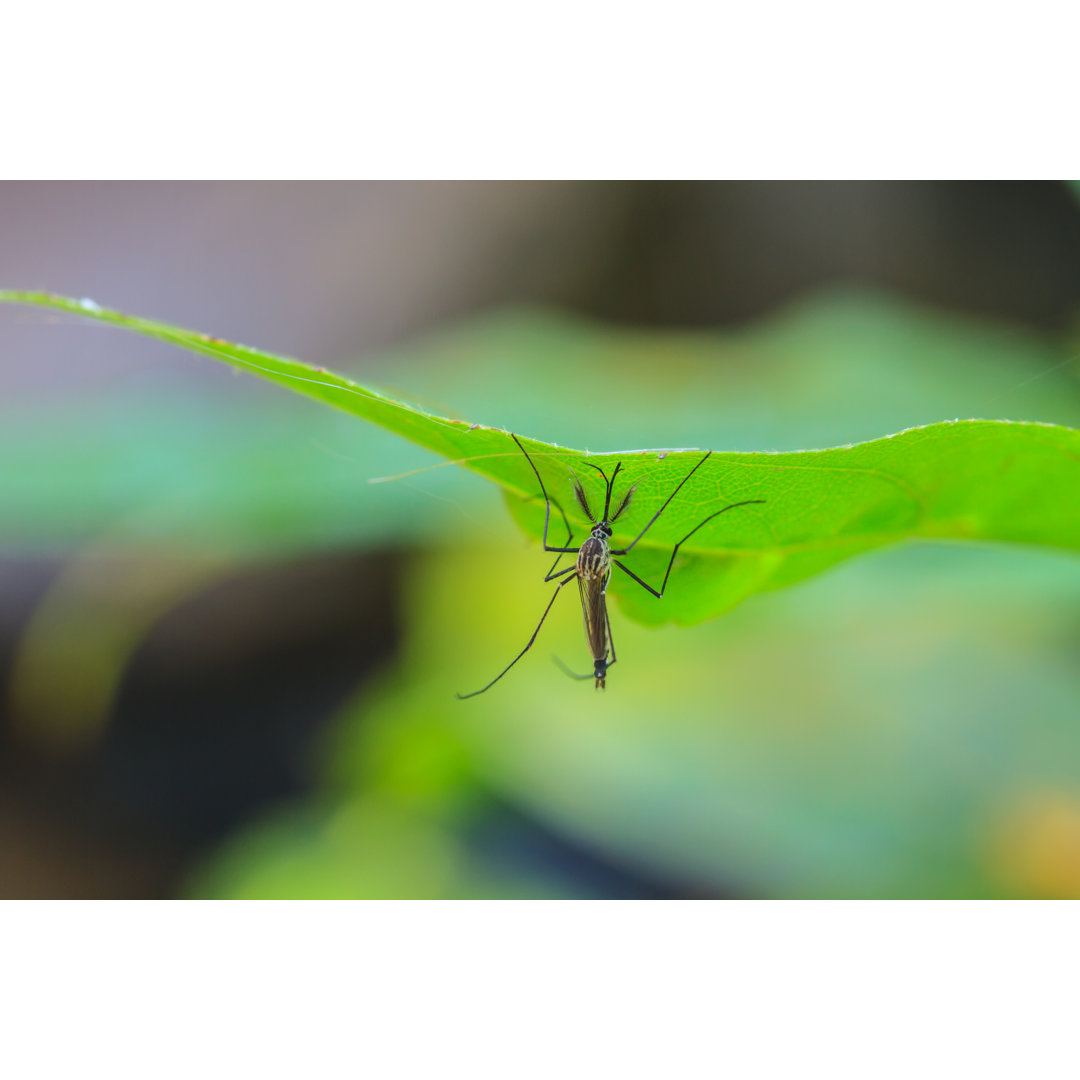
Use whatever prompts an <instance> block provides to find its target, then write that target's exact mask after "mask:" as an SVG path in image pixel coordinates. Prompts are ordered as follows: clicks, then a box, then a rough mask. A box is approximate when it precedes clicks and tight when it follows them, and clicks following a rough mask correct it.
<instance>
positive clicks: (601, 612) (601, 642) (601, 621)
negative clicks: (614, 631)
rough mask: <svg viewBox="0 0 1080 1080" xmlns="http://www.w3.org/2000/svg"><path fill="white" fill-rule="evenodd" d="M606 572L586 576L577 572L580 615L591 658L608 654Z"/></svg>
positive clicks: (599, 657)
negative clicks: (583, 622) (583, 623)
mask: <svg viewBox="0 0 1080 1080" xmlns="http://www.w3.org/2000/svg"><path fill="white" fill-rule="evenodd" d="M607 579H608V575H607V574H595V575H589V576H588V577H586V576H584V575H583V574H578V579H577V580H578V591H579V592H580V593H581V615H582V618H583V619H584V620H585V638H586V640H587V641H588V643H589V650H590V652H591V653H592V658H593V660H604V659H606V657H607V654H608V614H607V594H606V593H605V591H604V586H605V585H606V584H607Z"/></svg>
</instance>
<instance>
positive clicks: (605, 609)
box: [604, 606, 619, 667]
mask: <svg viewBox="0 0 1080 1080" xmlns="http://www.w3.org/2000/svg"><path fill="white" fill-rule="evenodd" d="M604 614H605V615H606V616H607V640H608V644H609V645H610V646H611V664H614V663H615V661H616V660H618V659H619V658H618V657H617V656H616V655H615V639H614V638H613V637H612V636H611V612H610V611H609V610H608V609H607V607H606V606H605V607H604ZM611 664H608V665H607V667H611Z"/></svg>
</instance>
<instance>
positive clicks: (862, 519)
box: [0, 291, 1080, 622]
mask: <svg viewBox="0 0 1080 1080" xmlns="http://www.w3.org/2000/svg"><path fill="white" fill-rule="evenodd" d="M0 300H3V301H7V302H13V303H26V304H32V305H35V306H38V307H47V308H52V309H56V310H60V311H66V312H70V313H73V314H77V315H82V316H85V317H88V318H92V319H96V320H99V321H102V322H106V323H111V324H113V325H117V326H122V327H124V328H127V329H130V330H133V331H135V332H137V333H140V334H144V335H146V336H149V337H154V338H158V339H160V340H163V341H166V342H169V343H171V344H175V345H179V346H181V347H184V348H189V349H192V350H194V351H196V352H201V353H203V354H205V355H208V356H211V357H213V358H215V359H217V360H220V361H223V362H225V363H227V364H230V365H231V366H233V367H236V368H239V369H241V370H246V371H249V372H251V373H253V374H256V375H259V376H261V377H263V378H265V379H268V380H271V381H274V382H277V383H280V384H282V385H285V386H288V387H289V388H291V389H293V390H296V391H297V392H299V393H301V394H305V395H307V396H309V397H313V398H315V399H317V400H320V401H323V402H325V403H327V404H330V405H334V406H335V407H336V408H339V409H342V410H344V411H346V412H349V413H352V414H353V415H356V416H360V417H362V418H364V419H366V420H370V421H372V422H374V423H376V424H380V425H382V426H383V427H386V428H388V429H390V430H392V431H394V432H396V433H397V434H399V435H403V436H405V437H406V438H408V439H411V440H412V441H414V442H416V443H419V444H420V445H422V446H425V447H427V448H428V449H430V450H432V451H434V452H435V453H437V454H440V455H442V456H443V457H445V458H448V459H449V460H451V461H455V462H458V463H460V464H463V465H465V466H466V467H467V468H469V469H472V470H473V471H475V472H477V473H479V474H481V475H483V476H485V477H487V478H488V479H491V480H494V481H495V482H496V483H498V484H500V485H501V486H502V487H503V488H504V489H505V490H506V491H507V493H508V497H509V500H510V505H511V509H512V511H513V512H514V514H515V517H517V519H518V520H519V521H520V522H521V524H522V525H523V526H524V527H525V528H526V529H527V530H528V531H529V532H530V533H531V534H532V535H534V536H539V535H540V534H541V532H542V528H543V505H542V502H541V501H540V499H539V491H538V490H537V484H536V479H535V476H534V475H533V473H532V470H531V468H530V466H529V464H528V462H527V461H526V460H525V459H524V457H523V456H522V455H521V453H520V452H519V451H518V449H517V447H516V445H515V444H514V442H513V440H512V439H511V438H510V436H509V435H508V434H507V433H506V432H504V431H501V430H498V429H496V428H492V427H486V426H483V425H479V424H470V423H469V422H468V421H466V420H463V419H457V418H450V417H445V416H439V415H436V414H434V413H432V412H430V411H426V410H424V409H421V408H419V407H417V406H415V405H412V404H410V403H408V402H407V401H405V400H403V399H399V398H396V397H391V396H390V395H388V394H385V393H382V392H379V391H376V390H374V389H372V388H370V387H366V386H362V385H360V384H358V383H354V382H352V381H350V380H348V379H346V378H343V377H341V376H338V375H335V374H333V373H330V372H326V371H323V370H321V369H318V368H312V367H309V366H307V365H305V364H302V363H300V362H298V361H296V360H291V359H288V358H286V357H280V356H276V355H274V354H272V353H265V352H261V351H259V350H256V349H251V348H248V347H246V346H241V345H236V344H234V343H231V342H227V341H223V340H221V339H219V338H214V337H210V336H209V335H206V334H199V333H195V332H192V331H187V330H182V329H179V328H176V327H173V326H169V325H167V324H164V323H159V322H153V321H150V320H146V319H140V318H136V317H132V316H127V315H123V314H121V313H119V312H115V311H109V310H107V309H104V308H101V307H99V306H98V305H96V304H94V303H92V302H91V301H86V300H83V301H79V300H71V299H66V298H63V297H57V296H52V295H49V294H41V293H25V292H2V291H0ZM522 442H523V443H524V445H525V446H526V447H527V449H528V450H529V452H530V454H531V455H532V456H533V460H534V461H535V463H536V466H537V468H538V469H539V471H540V473H541V475H542V477H543V479H544V483H545V486H546V487H547V489H548V492H549V493H550V494H551V496H552V497H553V498H554V499H555V500H557V501H558V503H560V504H561V506H562V508H563V509H564V510H565V512H566V514H567V516H568V518H569V519H570V521H571V523H572V525H573V527H574V540H575V541H576V542H578V543H580V541H581V540H582V539H583V535H584V533H583V529H584V527H585V525H586V520H585V517H584V515H583V514H582V513H581V511H580V509H579V508H578V507H577V505H576V502H575V501H574V500H573V498H572V495H571V488H570V477H571V474H572V473H576V474H578V475H580V477H581V479H582V482H583V483H584V484H585V486H586V489H587V491H588V493H589V498H590V501H591V503H592V505H593V507H594V509H595V508H597V507H598V506H599V504H600V502H602V500H601V498H600V492H601V489H602V481H601V479H600V477H599V475H598V474H597V473H596V472H595V471H594V470H593V469H591V468H589V467H588V466H586V465H584V462H585V460H586V458H587V459H588V461H589V462H591V463H592V464H595V465H598V466H600V467H602V468H604V469H605V470H607V471H608V473H609V474H610V472H611V471H612V470H613V469H614V467H615V466H616V464H619V463H621V465H622V470H621V472H620V481H621V480H622V478H623V477H625V482H626V483H627V484H633V485H635V486H636V488H637V491H636V495H635V498H634V502H633V504H632V506H631V507H630V509H629V510H628V511H627V513H626V514H625V515H624V517H623V518H622V519H620V521H619V523H618V531H617V532H616V535H615V542H616V543H617V544H620V543H621V544H625V543H628V542H629V541H630V539H632V538H633V537H634V536H636V535H637V534H638V532H640V530H641V529H642V528H643V527H644V525H645V524H646V523H647V522H648V521H649V519H650V518H651V517H652V516H653V514H655V513H656V511H657V510H658V509H659V508H660V507H661V506H662V505H663V504H664V501H665V500H666V499H667V498H668V496H669V495H670V494H671V493H672V492H673V491H674V490H675V488H676V487H677V485H678V484H679V483H680V482H681V481H682V479H683V478H684V477H686V476H687V475H688V473H689V472H690V471H691V469H693V468H694V467H695V466H696V465H698V463H699V462H702V458H703V452H702V451H701V450H684V449H681V450H637V449H635V450H626V451H622V452H615V453H604V454H586V453H585V452H584V451H579V450H568V449H563V448H560V447H557V446H555V445H553V444H549V443H544V442H540V441H537V440H536V439H533V438H526V437H522ZM1078 485H1080V432H1078V431H1076V430H1074V429H1072V428H1067V427H1061V426H1055V425H1050V424H1039V423H1013V422H1009V421H989V420H970V421H954V422H947V423H939V424H931V425H929V426H925V427H920V428H914V429H910V430H907V431H904V432H901V433H900V434H898V435H894V436H890V437H888V438H884V439H876V440H872V441H869V442H863V443H859V444H856V445H853V446H846V447H839V448H835V449H827V450H816V451H796V452H788V453H734V452H716V453H713V454H712V455H711V456H710V457H709V458H708V459H707V460H706V461H704V463H702V464H701V465H700V467H698V468H697V470H696V472H694V474H693V476H692V478H691V479H690V480H689V481H687V483H686V484H685V486H684V487H683V488H682V489H681V490H680V491H679V493H678V496H677V497H676V498H675V499H674V500H673V501H672V502H671V504H670V505H669V506H668V508H667V509H666V510H665V512H664V513H663V515H662V516H661V517H660V518H659V519H658V520H657V521H656V523H655V525H653V526H652V528H651V529H650V530H649V532H648V534H647V535H646V537H645V538H644V539H643V540H642V542H641V543H640V544H638V545H637V547H635V548H634V550H633V552H632V554H631V555H630V556H628V557H627V560H626V561H627V564H628V566H630V568H631V569H633V571H634V572H635V573H636V574H638V575H639V576H641V577H643V578H644V579H645V580H647V581H649V582H650V583H652V584H653V585H655V586H657V587H658V586H659V584H660V582H661V581H662V579H663V575H664V570H665V567H666V566H667V562H668V559H669V557H670V552H671V549H672V546H673V545H674V543H675V542H677V541H678V540H680V539H681V538H682V537H683V536H685V535H686V534H687V533H688V532H689V531H690V530H691V529H693V528H694V527H695V526H696V525H697V524H699V523H700V522H701V521H702V520H703V519H704V518H706V517H707V516H709V515H710V514H713V513H715V512H716V511H717V510H720V509H722V508H723V507H724V506H727V505H728V504H730V503H735V502H740V501H742V500H748V499H761V500H764V505H754V506H748V507H742V508H739V509H735V510H732V511H731V512H730V513H725V514H723V515H721V516H719V517H717V518H716V519H715V520H714V521H712V522H710V523H709V524H708V525H706V526H705V527H704V528H703V529H701V530H700V531H698V532H697V533H695V534H694V536H693V538H692V539H691V540H690V541H689V542H688V544H687V545H686V547H685V548H684V549H683V550H682V552H681V553H680V556H679V559H678V560H677V562H676V565H675V572H674V573H673V575H672V580H671V584H670V586H669V589H668V592H667V594H666V595H665V598H664V601H663V602H662V603H657V602H656V600H655V599H654V598H653V597H651V596H650V595H649V594H648V593H646V592H645V591H644V590H642V589H640V587H639V586H637V585H636V584H635V583H633V582H632V581H631V580H630V579H629V578H625V577H623V576H622V575H621V574H619V573H618V572H617V573H616V576H615V578H614V579H613V581H612V592H613V593H615V594H616V595H618V596H620V598H621V599H622V600H623V602H624V606H625V608H626V610H627V612H628V613H629V614H631V615H632V616H633V617H634V618H636V619H638V620H640V621H643V622H663V621H669V620H674V621H677V622H695V621H699V620H702V619H706V618H709V617H711V616H713V615H716V614H719V613H720V612H722V611H724V610H725V609H727V608H729V607H731V606H732V605H733V604H735V603H737V602H738V601H739V600H741V599H742V598H744V597H746V596H748V595H751V594H753V593H755V592H758V591H761V590H764V589H772V588H778V587H781V586H784V585H788V584H791V583H793V582H795V581H799V580H801V579H803V578H806V577H809V576H811V575H813V574H815V573H817V572H819V571H820V570H823V569H825V568H827V567H829V566H831V565H833V564H835V563H837V562H840V561H841V560H843V559H845V558H847V557H848V556H850V555H853V554H857V553H859V552H863V551H868V550H870V549H872V548H876V547H881V546H884V545H886V544H891V543H895V542H897V541H900V540H905V539H914V538H925V539H954V540H996V541H1011V542H1018V543H1030V544H1041V545H1049V546H1056V547H1061V548H1068V549H1072V550H1078V549H1080V501H1078V500H1077V499H1075V497H1074V496H1073V493H1075V491H1076V490H1077V489H1078ZM617 490H618V492H619V493H620V495H621V492H622V490H624V489H623V487H622V483H621V482H620V484H619V485H618V489H617ZM553 518H557V514H553ZM549 539H550V542H551V543H553V544H557V545H563V544H564V543H565V541H566V533H565V529H564V528H563V526H562V524H561V520H559V522H558V524H555V523H554V522H553V528H552V532H551V535H550V537H549Z"/></svg>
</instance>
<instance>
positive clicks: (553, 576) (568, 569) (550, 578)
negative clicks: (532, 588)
mask: <svg viewBox="0 0 1080 1080" xmlns="http://www.w3.org/2000/svg"><path fill="white" fill-rule="evenodd" d="M554 569H555V568H554V567H552V570H554ZM576 569H577V563H575V564H574V565H573V566H567V567H565V568H564V569H562V570H560V571H559V572H558V573H557V574H554V573H549V574H548V576H547V577H546V578H544V580H545V581H554V580H555V579H556V578H561V577H562V576H563V574H569V573H570V572H571V571H573V570H576Z"/></svg>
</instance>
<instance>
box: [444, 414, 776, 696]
mask: <svg viewBox="0 0 1080 1080" xmlns="http://www.w3.org/2000/svg"><path fill="white" fill-rule="evenodd" d="M510 438H512V439H513V440H514V442H515V443H517V446H518V449H519V450H520V451H521V452H522V453H523V454H524V455H525V460H526V461H527V462H528V463H529V465H530V466H531V467H532V471H533V473H534V474H535V476H536V481H537V483H538V484H539V485H540V493H541V494H542V495H543V496H544V550H545V551H548V552H557V553H558V557H557V558H556V559H555V562H554V563H553V564H552V567H551V569H550V570H549V571H548V573H547V576H546V577H545V578H544V580H545V581H559V584H558V585H556V586H555V592H554V594H553V595H552V597H551V599H550V600H549V601H548V605H547V607H546V608H544V614H543V615H541V616H540V621H539V622H538V623H537V624H536V629H535V630H534V631H533V632H532V637H531V638H529V640H528V642H527V644H526V645H525V648H524V649H522V650H521V652H519V653H518V654H517V656H515V657H514V659H513V660H511V661H510V663H509V664H507V665H506V667H504V668H503V669H502V671H500V672H499V674H498V675H496V676H495V678H494V679H492V680H491V682H489V683H488V684H487V685H486V686H482V687H480V689H479V690H473V691H472V693H470V694H458V695H457V696H458V697H459V698H460V699H462V700H464V699H465V698H471V697H476V695H477V694H482V693H484V691H486V690H490V689H491V688H492V687H493V686H494V685H495V684H496V683H497V682H498V681H499V680H500V679H501V678H502V677H503V676H504V675H505V674H506V673H507V672H508V671H509V670H510V669H511V668H512V667H513V666H514V665H515V664H516V663H517V662H518V661H519V660H520V659H521V658H522V657H523V656H524V655H525V654H526V653H527V652H528V651H529V650H530V649H531V648H532V646H533V642H534V641H536V636H537V634H539V633H540V628H541V627H542V626H543V625H544V620H545V619H546V618H547V617H548V612H549V611H551V608H552V605H554V603H555V601H556V599H557V598H558V596H559V593H560V592H561V591H562V589H563V587H564V586H565V585H568V584H569V583H570V582H571V581H577V583H578V591H579V592H580V594H581V613H582V616H583V618H584V621H585V639H586V641H587V642H588V644H589V651H590V652H591V653H592V658H593V670H592V671H591V672H589V673H587V674H585V675H576V674H575V673H574V672H572V671H570V670H569V669H568V668H567V667H566V666H565V665H564V664H562V661H557V662H558V663H559V665H560V666H561V667H562V668H563V670H564V671H565V672H566V673H567V674H568V675H569V676H571V678H574V679H595V680H596V689H597V690H603V689H605V687H606V686H607V672H608V668H610V667H611V665H612V664H614V663H615V661H616V659H617V657H616V656H615V642H614V641H613V640H612V637H611V616H610V615H609V614H608V608H607V587H608V582H609V581H610V580H611V570H612V567H613V566H617V567H618V568H619V569H620V570H621V571H622V572H623V573H624V574H626V575H627V576H629V577H631V578H633V579H634V581H636V582H637V583H638V584H639V585H640V586H641V587H642V588H643V589H647V590H648V591H649V592H651V593H652V594H653V596H655V597H656V598H657V599H658V600H659V599H660V598H661V597H663V595H664V590H665V589H666V588H667V583H668V578H669V577H670V576H671V568H672V566H674V565H675V556H676V555H678V553H679V548H681V547H682V546H683V544H685V543H686V541H687V540H689V539H690V537H691V536H693V535H694V533H696V532H697V531H698V529H700V528H702V526H704V525H707V524H708V523H709V522H710V521H712V519H713V518H715V517H719V516H720V515H721V514H726V513H727V512H728V511H729V510H734V509H736V507H739V506H752V505H754V504H756V503H764V502H765V500H764V499H745V500H743V501H742V502H737V503H731V504H730V505H729V506H725V507H724V508H723V509H721V510H717V511H715V512H714V513H712V514H710V515H709V516H708V517H707V518H705V520H704V521H701V522H699V523H698V524H697V525H695V526H694V528H692V529H691V530H690V531H689V532H688V533H687V534H686V535H685V536H684V537H683V538H682V539H681V540H680V541H679V542H678V543H677V544H676V545H675V548H674V550H673V551H672V552H671V559H670V560H669V562H668V565H667V570H666V571H665V573H664V580H663V583H662V584H661V585H660V588H659V589H654V588H653V587H652V586H651V585H650V584H649V583H648V582H646V581H642V580H641V578H639V577H638V576H637V574H635V573H634V572H633V571H632V570H629V569H627V567H625V566H624V565H623V564H622V563H621V562H619V559H620V558H621V557H623V556H624V555H629V554H630V552H631V551H633V549H634V547H635V546H636V545H637V542H638V541H639V540H640V539H641V538H642V537H643V536H644V535H645V534H646V533H647V532H648V531H649V529H651V528H652V526H653V524H654V523H655V522H656V519H657V518H658V517H659V516H660V515H661V514H662V513H663V512H664V511H665V510H666V509H667V508H668V504H669V503H670V502H671V500H672V499H674V498H675V496H676V495H678V494H679V492H680V490H681V489H682V486H683V484H685V483H686V481H687V480H689V479H690V477H691V476H693V475H694V473H696V472H697V471H698V469H700V468H701V466H702V465H704V464H705V462H706V461H707V460H708V459H709V455H710V454H711V453H712V451H711V450H708V451H706V453H705V455H704V456H703V457H702V458H701V460H700V461H698V463H697V464H696V465H695V466H694V467H693V468H692V469H691V470H690V471H689V472H688V473H687V474H686V475H685V476H684V477H683V478H682V479H681V480H680V481H679V483H678V486H677V487H676V488H675V490H674V491H673V492H672V493H671V494H670V495H669V496H668V497H667V499H665V500H664V505H663V506H661V507H660V509H659V510H657V511H656V513H655V514H653V516H652V517H651V518H650V519H649V521H648V523H647V524H646V526H645V528H644V529H642V530H641V532H639V533H638V534H637V536H635V537H634V539H633V540H631V541H630V543H629V544H627V545H626V547H624V548H618V549H613V548H612V547H611V534H612V526H613V525H614V524H615V522H616V521H618V519H619V517H620V515H621V514H622V513H623V511H625V510H626V508H627V507H628V506H629V505H630V502H631V500H632V499H633V497H634V492H635V491H636V490H637V488H636V485H631V486H630V487H628V488H627V489H626V493H625V494H624V495H623V497H622V501H621V502H620V503H619V504H618V506H617V509H616V510H615V513H614V514H612V513H611V498H612V494H613V492H614V489H615V481H616V479H617V478H618V475H619V471H620V470H621V469H622V462H621V461H620V462H618V463H617V464H616V465H615V468H614V470H613V471H612V473H611V476H610V478H609V477H608V475H607V473H605V472H604V470H603V469H601V468H600V466H599V465H594V464H593V463H592V462H591V461H585V462H583V463H582V464H584V465H588V466H589V468H591V469H595V470H596V471H597V472H598V473H599V474H600V475H601V476H602V477H603V478H604V513H603V516H602V517H601V518H600V520H599V521H597V520H596V516H595V515H594V514H593V512H592V508H591V507H590V505H589V499H588V496H587V495H586V494H585V489H584V487H582V485H581V481H580V480H579V479H578V478H577V477H576V476H573V475H572V476H571V482H572V484H573V487H574V496H575V497H576V498H577V501H578V504H579V505H580V506H581V509H582V510H584V511H585V516H586V517H587V518H588V519H589V521H590V522H591V523H592V530H591V532H590V533H589V536H588V538H587V539H586V540H585V542H584V543H583V544H582V545H581V546H580V547H575V546H573V541H574V532H573V529H572V528H571V527H570V522H569V521H568V520H567V518H566V513H565V512H564V511H563V508H562V506H560V505H559V503H558V502H555V506H556V508H557V509H558V511H559V513H560V514H561V515H562V519H563V524H564V525H565V526H566V532H567V536H566V542H565V543H564V545H563V546H562V547H552V546H551V545H550V544H549V543H548V527H549V525H550V524H551V504H552V502H553V501H554V500H553V499H552V498H551V496H550V495H548V493H547V488H545V487H544V481H543V479H542V478H541V476H540V473H539V471H538V470H537V468H536V465H535V463H534V462H533V459H532V458H531V457H529V453H528V451H527V450H526V449H525V447H524V446H522V445H521V441H520V440H519V439H518V437H517V436H516V435H514V434H513V433H512V432H511V434H510ZM573 554H576V555H577V559H576V560H575V562H574V563H573V565H571V566H567V567H565V568H564V569H562V570H559V571H556V569H555V567H556V566H558V565H559V559H561V558H562V556H563V555H573ZM560 578H561V579H562V580H561V581H560V580H559V579H560ZM609 653H610V656H611V659H610V660H609V659H608V655H609Z"/></svg>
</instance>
